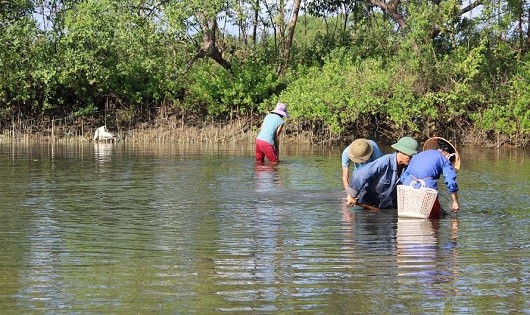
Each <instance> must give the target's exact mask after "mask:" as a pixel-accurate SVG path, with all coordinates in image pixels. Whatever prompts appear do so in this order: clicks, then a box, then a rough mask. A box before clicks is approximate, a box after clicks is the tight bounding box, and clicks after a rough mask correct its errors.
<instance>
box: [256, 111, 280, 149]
mask: <svg viewBox="0 0 530 315" xmlns="http://www.w3.org/2000/svg"><path fill="white" fill-rule="evenodd" d="M283 123H284V121H283V119H282V117H281V116H280V115H278V114H273V113H270V114H267V116H265V119H263V124H262V125H261V130H260V132H259V134H258V137H257V139H260V140H263V141H266V142H268V143H270V144H272V145H274V139H276V130H277V129H278V127H280V126H281V125H283Z"/></svg>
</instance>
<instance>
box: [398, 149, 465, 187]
mask: <svg viewBox="0 0 530 315" xmlns="http://www.w3.org/2000/svg"><path fill="white" fill-rule="evenodd" d="M441 174H443V175H444V181H445V186H447V190H448V191H449V192H450V193H454V192H457V191H458V183H457V182H456V171H455V169H454V167H453V164H451V161H449V159H448V158H446V157H445V156H444V155H443V154H442V152H440V151H438V150H427V151H423V152H420V153H418V154H417V155H415V156H413V157H412V159H411V160H410V163H409V166H408V167H407V170H406V171H405V172H404V173H403V177H402V179H403V185H410V184H411V183H412V182H413V181H414V179H421V180H423V181H424V182H425V187H427V188H433V189H438V183H437V180H438V179H439V178H440V175H441ZM420 186H421V184H420V183H416V184H415V185H414V187H417V188H419V187H420Z"/></svg>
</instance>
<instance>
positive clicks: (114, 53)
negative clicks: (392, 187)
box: [0, 0, 530, 147]
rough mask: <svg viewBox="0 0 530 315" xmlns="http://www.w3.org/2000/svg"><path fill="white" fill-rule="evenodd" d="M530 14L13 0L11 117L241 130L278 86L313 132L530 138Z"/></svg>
mask: <svg viewBox="0 0 530 315" xmlns="http://www.w3.org/2000/svg"><path fill="white" fill-rule="evenodd" d="M529 22H530V0H488V1H485V0H207V1H205V0H0V126H1V129H0V132H1V133H2V134H3V135H4V136H11V137H15V138H16V137H20V136H21V135H47V136H49V135H50V134H51V133H53V136H54V137H68V136H72V135H77V136H82V137H90V135H91V133H92V132H93V130H94V129H95V128H96V127H98V126H101V125H106V126H108V129H109V130H111V131H114V132H117V133H119V134H121V135H122V138H125V137H127V135H131V134H134V133H135V132H136V133H138V132H139V130H144V131H146V132H147V131H149V130H151V131H152V130H165V132H169V133H170V132H171V130H176V129H177V128H180V129H179V130H183V129H182V128H187V129H186V130H188V131H189V130H191V129H193V128H196V129H194V130H197V135H199V134H200V133H201V130H207V129H208V128H218V130H221V133H220V134H218V135H217V136H216V137H195V136H190V137H188V138H186V141H193V139H195V140H197V141H212V139H215V141H229V140H230V139H232V140H233V139H234V137H231V136H228V135H227V134H224V135H223V130H224V129H223V128H229V129H230V130H233V135H236V134H237V135H239V134H241V133H244V134H247V135H253V134H255V132H256V130H257V129H258V128H259V124H260V122H261V118H262V117H263V115H264V113H266V112H268V111H270V110H271V109H273V107H274V105H275V103H276V102H278V101H281V102H284V103H286V104H287V105H288V110H289V114H290V117H289V119H288V124H287V126H286V133H287V135H286V136H287V137H291V138H296V137H299V139H305V140H306V141H313V142H319V143H337V142H341V141H351V139H352V138H353V137H358V136H364V137H371V138H374V139H380V140H382V141H384V140H386V139H396V138H397V137H399V136H401V135H404V134H408V135H412V136H415V137H418V139H422V138H423V139H425V138H427V137H430V136H433V135H441V136H445V137H447V138H449V139H453V140H455V141H457V142H461V143H462V142H472V143H489V144H494V145H514V146H523V147H524V146H527V145H528V143H529V140H530V105H529V104H530V84H529V83H530V55H529V50H530V27H529ZM227 126H228V127H227ZM158 134H160V132H158ZM190 135H191V133H190ZM167 139H168V140H171V139H173V140H175V139H176V138H175V137H168V138H167ZM180 140H182V139H180ZM390 141H392V140H390Z"/></svg>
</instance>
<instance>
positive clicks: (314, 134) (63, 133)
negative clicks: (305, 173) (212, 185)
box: [0, 116, 528, 147]
mask: <svg viewBox="0 0 530 315" xmlns="http://www.w3.org/2000/svg"><path fill="white" fill-rule="evenodd" d="M262 118H263V117H262V116H254V117H244V118H236V119H232V120H228V121H215V120H201V119H197V118H190V117H187V118H185V119H184V118H183V117H180V118H178V117H176V116H172V117H156V118H153V119H150V120H148V121H145V122H141V123H137V124H128V125H124V124H118V123H114V122H107V123H106V126H107V128H108V130H109V131H110V132H111V133H113V134H114V135H116V137H117V141H126V142H134V143H208V144H213V143H216V144H223V143H253V142H254V140H255V138H256V136H257V134H258V132H259V128H260V124H261V119H262ZM104 124H105V123H104V122H102V121H99V122H96V121H89V120H76V121H69V120H66V119H61V120H58V119H57V120H43V121H40V122H39V123H38V124H35V123H34V121H32V122H23V121H18V122H16V123H11V124H10V125H8V126H3V127H4V128H3V130H2V133H0V140H1V141H10V142H26V141H27V142H29V141H42V142H50V141H69V140H75V141H88V142H89V141H94V140H93V136H94V131H95V130H96V128H97V127H99V126H101V125H104ZM403 135H410V136H413V137H415V138H416V139H418V141H420V142H423V141H425V140H426V139H428V138H429V137H432V136H442V137H445V138H447V139H450V140H451V141H454V143H455V144H456V145H465V144H470V145H482V146H486V147H505V146H508V147H513V146H519V147H526V146H527V145H528V139H519V142H518V145H514V144H513V140H514V139H509V138H508V137H506V136H502V135H496V134H493V133H492V134H488V133H480V132H475V131H473V130H472V129H471V128H467V129H464V128H461V129H459V130H429V131H424V132H411V133H406V132H403V131H399V132H397V131H391V130H385V129H377V128H372V127H371V126H370V125H369V124H366V125H357V126H354V128H352V129H351V130H349V132H348V133H343V134H339V135H332V134H331V133H330V132H328V131H326V130H325V129H323V128H321V127H319V126H314V125H305V124H303V123H296V122H292V121H289V120H288V121H287V123H286V128H285V131H284V134H283V135H282V142H283V143H304V144H315V145H346V144H348V143H349V142H351V141H352V140H353V139H355V138H358V137H369V138H372V139H375V140H377V141H378V142H380V143H392V142H393V141H395V139H398V138H399V137H401V136H403Z"/></svg>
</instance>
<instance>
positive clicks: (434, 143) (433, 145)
mask: <svg viewBox="0 0 530 315" xmlns="http://www.w3.org/2000/svg"><path fill="white" fill-rule="evenodd" d="M439 140H441V141H443V142H445V143H447V144H448V145H450V146H451V147H452V148H453V150H454V151H455V159H454V161H452V163H453V167H454V168H455V170H456V171H457V172H458V171H459V170H460V153H458V150H457V149H456V147H455V146H454V145H453V144H452V143H451V142H449V141H448V140H446V139H444V138H442V137H432V138H429V139H427V141H425V143H424V144H423V151H425V150H438V149H439V148H440V146H439V145H438V141H439Z"/></svg>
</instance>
